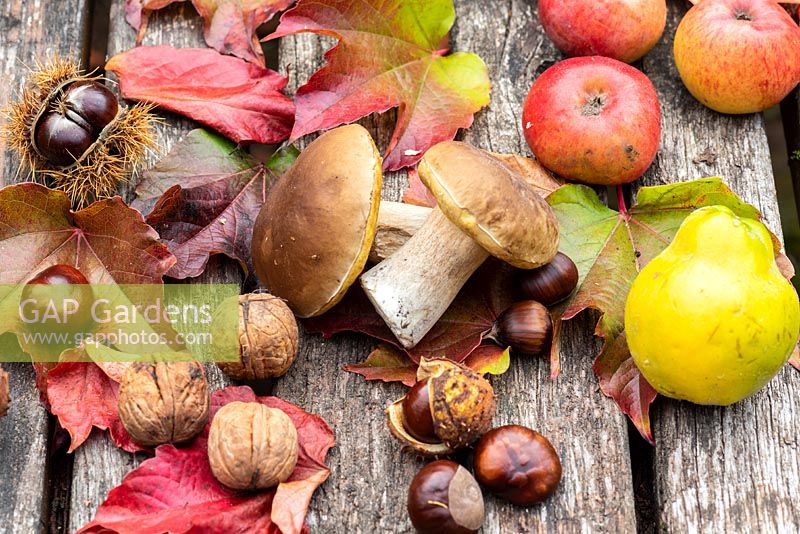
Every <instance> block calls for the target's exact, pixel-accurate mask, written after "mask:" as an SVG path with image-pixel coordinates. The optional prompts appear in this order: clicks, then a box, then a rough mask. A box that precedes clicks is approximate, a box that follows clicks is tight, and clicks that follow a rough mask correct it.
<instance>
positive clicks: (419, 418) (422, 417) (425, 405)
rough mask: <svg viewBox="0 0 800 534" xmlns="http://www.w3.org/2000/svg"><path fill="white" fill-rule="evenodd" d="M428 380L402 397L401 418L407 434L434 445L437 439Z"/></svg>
mask: <svg viewBox="0 0 800 534" xmlns="http://www.w3.org/2000/svg"><path fill="white" fill-rule="evenodd" d="M428 380H429V379H428V378H426V379H424V380H420V381H419V382H417V383H416V384H414V386H413V387H412V388H411V389H410V390H409V391H408V393H406V396H405V397H403V418H404V419H405V427H406V430H407V431H408V433H409V434H411V435H412V436H414V437H415V438H417V439H418V440H420V441H423V442H425V443H436V442H438V441H439V437H438V436H437V435H436V430H435V429H434V426H433V411H432V410H431V395H430V388H429V387H428Z"/></svg>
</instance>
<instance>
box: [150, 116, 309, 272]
mask: <svg viewBox="0 0 800 534" xmlns="http://www.w3.org/2000/svg"><path fill="white" fill-rule="evenodd" d="M296 155H297V151H296V149H294V148H293V147H289V148H287V149H283V150H281V151H279V152H277V153H276V154H275V156H273V158H272V159H271V160H270V162H269V163H268V164H266V165H264V164H263V163H261V162H259V161H257V160H256V159H254V158H252V157H250V156H249V155H248V154H247V153H246V152H244V151H242V150H239V149H237V148H236V146H235V145H234V144H233V143H231V142H230V141H227V140H226V139H223V138H222V137H220V136H217V135H214V134H211V133H209V132H206V131H205V130H194V131H192V132H190V133H189V134H188V135H187V136H186V138H185V139H184V140H183V141H181V142H180V143H178V144H177V145H176V146H175V148H173V150H172V152H170V153H169V155H167V156H166V157H165V158H164V159H162V160H161V161H160V162H158V164H157V165H156V166H155V168H153V169H151V170H150V171H148V172H146V173H145V176H144V180H143V181H142V183H141V184H139V187H137V189H136V191H137V193H138V194H139V197H140V200H142V201H146V200H150V199H153V198H155V197H158V196H159V195H160V198H159V199H158V202H157V203H156V205H155V207H154V208H153V210H152V211H151V212H150V214H149V215H148V216H147V222H148V223H149V224H150V225H151V226H152V227H153V228H155V229H156V230H157V231H158V233H159V234H160V235H161V239H162V241H163V242H164V243H166V245H167V246H168V247H169V249H170V251H172V253H173V254H174V255H175V257H176V258H177V263H176V264H175V266H174V267H173V268H172V269H171V270H170V271H169V272H168V273H167V274H168V276H171V277H173V278H188V277H193V276H199V275H200V273H202V272H203V270H204V269H205V267H206V264H207V263H208V258H209V256H210V255H212V254H225V255H226V256H228V257H230V258H233V259H235V260H238V261H239V263H240V264H241V266H242V269H243V270H244V271H245V273H250V272H253V266H252V259H251V253H250V245H251V241H252V234H253V224H254V223H255V219H256V217H257V216H258V212H259V211H260V210H261V206H262V205H263V204H264V201H265V199H266V195H267V188H268V186H269V184H270V183H271V182H272V181H273V180H274V179H275V178H276V177H277V176H279V175H280V174H281V173H283V171H285V170H286V168H288V166H290V165H291V163H292V162H293V161H294V159H295V157H296Z"/></svg>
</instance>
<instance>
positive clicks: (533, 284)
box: [517, 252, 578, 306]
mask: <svg viewBox="0 0 800 534" xmlns="http://www.w3.org/2000/svg"><path fill="white" fill-rule="evenodd" d="M517 285H518V291H519V294H520V295H522V297H523V298H525V299H529V300H535V301H537V302H541V303H542V304H544V305H545V306H552V305H553V304H555V303H557V302H560V301H562V300H564V299H565V298H567V297H568V296H569V295H570V294H571V293H572V291H573V290H574V289H575V287H576V286H577V285H578V268H577V267H576V266H575V263H574V262H573V261H572V260H571V259H570V257H569V256H567V255H566V254H564V253H563V252H559V253H558V254H556V256H555V258H553V260H552V261H551V262H550V263H548V264H547V265H543V266H541V267H539V268H538V269H531V270H522V271H520V272H519V274H518V279H517Z"/></svg>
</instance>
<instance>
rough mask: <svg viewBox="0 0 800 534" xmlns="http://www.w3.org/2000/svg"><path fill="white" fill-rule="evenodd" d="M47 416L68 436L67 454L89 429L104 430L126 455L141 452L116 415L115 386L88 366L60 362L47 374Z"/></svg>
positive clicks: (141, 448)
mask: <svg viewBox="0 0 800 534" xmlns="http://www.w3.org/2000/svg"><path fill="white" fill-rule="evenodd" d="M46 381H47V400H48V403H49V405H50V412H51V413H52V414H53V415H55V416H56V417H58V422H59V423H60V424H61V426H62V427H63V428H64V429H65V430H66V431H67V432H69V435H70V438H71V441H70V445H69V451H67V452H72V451H74V450H75V449H77V448H78V447H79V446H80V445H81V444H82V443H83V442H84V441H86V438H88V437H89V434H90V433H91V431H92V428H93V427H97V428H99V429H101V430H108V431H109V434H110V435H111V439H112V440H113V441H114V443H115V444H116V445H117V447H120V448H121V449H124V450H126V451H128V452H137V451H142V450H145V449H144V448H143V447H140V446H139V445H137V444H136V443H135V442H134V441H133V439H131V437H130V435H129V434H128V432H127V431H126V430H125V427H124V426H122V422H121V421H120V419H119V413H118V412H117V393H118V392H119V384H118V383H117V382H115V381H114V380H112V379H111V378H109V377H108V375H106V374H105V373H104V372H103V370H102V369H100V367H98V366H97V365H95V364H94V363H91V362H62V363H59V364H58V365H56V366H55V367H54V368H53V369H52V370H50V371H49V372H48V373H47V378H46Z"/></svg>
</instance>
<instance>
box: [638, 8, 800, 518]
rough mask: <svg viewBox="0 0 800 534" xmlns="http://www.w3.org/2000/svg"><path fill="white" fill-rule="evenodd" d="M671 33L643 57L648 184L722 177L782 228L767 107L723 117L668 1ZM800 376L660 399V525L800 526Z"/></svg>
mask: <svg viewBox="0 0 800 534" xmlns="http://www.w3.org/2000/svg"><path fill="white" fill-rule="evenodd" d="M669 4H670V9H669V24H668V27H667V31H666V33H665V38H664V39H663V40H662V42H661V43H660V44H659V45H658V46H657V48H656V49H655V50H654V51H653V52H651V53H650V54H649V55H648V56H646V57H645V59H644V70H645V72H646V73H647V74H648V75H649V76H650V78H651V79H652V80H653V83H654V84H655V85H656V88H657V90H658V94H659V98H660V100H661V107H662V111H663V117H664V124H663V126H664V127H663V135H662V146H661V150H660V151H659V155H658V159H657V161H656V163H655V165H654V166H653V168H652V169H651V170H650V172H648V174H647V176H646V178H645V180H644V184H645V185H655V184H665V183H673V182H680V181H687V180H692V179H696V178H701V177H704V176H711V175H717V176H721V177H723V178H724V179H725V181H726V183H728V184H729V185H730V186H731V188H732V189H733V190H734V191H735V192H736V193H738V194H739V195H740V196H741V197H742V198H743V199H744V200H745V201H747V202H750V203H751V204H753V205H755V206H756V207H758V208H759V209H760V210H761V212H762V213H763V214H764V217H765V219H766V221H765V222H766V224H767V225H768V226H769V228H770V229H771V230H772V231H773V232H775V233H776V234H777V235H778V236H780V235H781V227H780V217H779V214H778V203H777V200H776V196H775V184H774V181H773V175H772V167H771V164H770V153H769V147H768V146H767V137H766V134H765V131H764V124H763V119H762V117H761V116H760V115H748V116H738V117H737V116H724V115H720V114H718V113H715V112H713V111H710V110H708V109H706V108H704V107H703V106H701V105H700V104H699V103H697V101H695V100H694V99H693V98H692V97H691V96H690V95H689V93H688V92H687V91H686V89H684V87H683V84H682V83H681V80H680V78H679V76H678V73H677V70H676V69H675V66H674V62H673V61H672V36H673V35H674V32H675V29H676V27H677V24H678V21H679V20H680V18H681V16H682V15H683V13H684V10H685V8H684V6H683V2H670V3H669ZM798 429H800V374H798V372H797V371H795V370H793V369H790V368H788V367H787V368H785V369H784V370H783V371H782V372H781V373H780V374H779V375H778V377H777V378H776V379H774V380H773V381H772V382H771V383H770V384H769V385H768V386H767V387H766V388H765V389H764V390H763V391H761V392H760V393H758V394H757V395H755V396H754V397H753V398H751V399H748V400H745V401H742V402H740V403H738V404H736V405H734V406H732V407H730V408H719V407H715V408H711V407H708V408H705V407H700V406H695V405H691V404H688V403H679V402H674V401H661V402H659V403H658V404H657V407H656V409H655V416H654V431H655V436H656V448H655V476H656V494H657V505H658V508H659V509H660V524H661V526H663V527H665V528H666V530H667V531H668V532H709V533H711V532H715V533H716V532H742V531H758V532H797V531H798V530H800V507H798V506H797V496H798V495H800V446H798Z"/></svg>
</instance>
